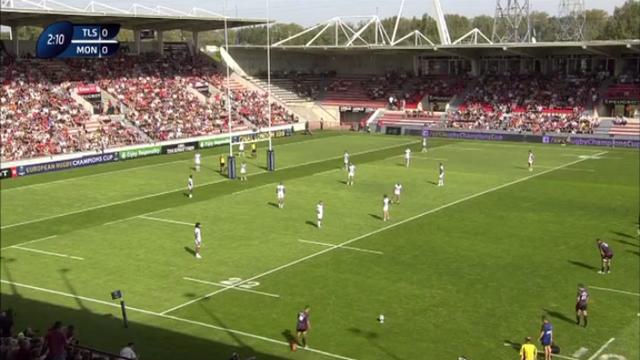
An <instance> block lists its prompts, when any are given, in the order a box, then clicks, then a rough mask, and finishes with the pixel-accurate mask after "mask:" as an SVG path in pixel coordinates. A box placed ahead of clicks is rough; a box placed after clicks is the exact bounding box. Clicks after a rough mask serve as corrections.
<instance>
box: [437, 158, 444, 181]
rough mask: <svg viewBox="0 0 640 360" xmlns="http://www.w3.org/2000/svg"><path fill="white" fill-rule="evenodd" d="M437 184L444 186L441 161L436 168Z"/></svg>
mask: <svg viewBox="0 0 640 360" xmlns="http://www.w3.org/2000/svg"><path fill="white" fill-rule="evenodd" d="M438 186H444V165H442V163H440V167H439V168H438Z"/></svg>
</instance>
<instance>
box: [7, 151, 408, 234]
mask: <svg viewBox="0 0 640 360" xmlns="http://www.w3.org/2000/svg"><path fill="white" fill-rule="evenodd" d="M414 143H417V141H411V142H407V143H400V144H395V145H391V146H385V147H381V148H376V149H373V150H367V151H360V152H356V153H353V154H352V155H362V154H367V153H371V152H376V151H382V150H386V149H391V148H394V147H399V146H404V145H410V144H414ZM336 159H342V155H340V156H335V157H331V158H327V159H321V160H315V161H307V162H304V163H301V164H294V165H289V166H284V167H281V168H280V169H278V170H277V171H281V170H286V169H290V168H294V167H298V166H305V165H310V164H315V163H320V162H325V161H329V160H336ZM277 171H276V172H277ZM266 172H267V171H266V170H260V171H257V172H254V173H253V174H251V175H249V177H251V176H254V175H258V174H263V173H266ZM227 180H228V179H218V180H215V181H208V182H204V183H200V184H196V186H195V188H196V189H197V188H199V187H202V186H206V185H212V184H216V183H220V182H223V181H227ZM181 190H182V191H184V190H185V188H184V187H181V188H178V189H172V190H167V191H162V192H158V193H153V194H148V195H144V196H138V197H134V198H130V199H127V200H121V201H116V202H112V203H107V204H102V205H97V206H92V207H88V208H84V209H79V210H74V211H69V212H66V213H62V214H56V215H51V216H45V217H42V218H38V219H33V220H27V221H22V222H19V223H14V224H9V225H4V226H0V230H4V229H8V228H12V227H15V226H20V225H27V224H32V223H35V222H40V221H45V220H51V219H56V218H59V217H63V216H67V215H73V214H81V213H83V212H86V211H91V210H96V209H101V208H105V207H109V206H113V205H120V204H126V203H129V202H132V201H137V200H144V199H148V198H151V197H155V196H160V195H165V194H169V193H172V192H178V191H181Z"/></svg>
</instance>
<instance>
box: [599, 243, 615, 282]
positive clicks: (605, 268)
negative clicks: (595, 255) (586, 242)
mask: <svg viewBox="0 0 640 360" xmlns="http://www.w3.org/2000/svg"><path fill="white" fill-rule="evenodd" d="M596 242H597V243H598V250H600V257H601V258H602V269H601V270H600V271H598V274H608V273H610V272H611V258H613V250H611V248H610V247H609V244H607V243H606V242H604V241H602V240H600V239H596Z"/></svg>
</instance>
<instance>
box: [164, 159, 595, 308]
mask: <svg viewBox="0 0 640 360" xmlns="http://www.w3.org/2000/svg"><path fill="white" fill-rule="evenodd" d="M606 153H607V151H603V152H601V153H598V155H604V154H606ZM586 160H588V159H586V158H585V159H578V160H574V161H572V162H569V163H566V164H564V165H559V166H557V167H555V168H553V169H549V170H545V171H542V172H539V173H536V174H532V175H529V176H526V177H523V178H520V179H516V180H513V181H510V182H508V183H505V184H502V185H498V186H495V187H492V188H490V189H487V190H484V191H481V192H479V193H475V194H472V195H469V196H466V197H463V198H461V199H458V200H455V201H452V202H450V203H448V204H444V205H442V206H439V207H437V208H434V209H431V210H427V211H425V212H423V213H420V214H417V215H414V216H411V217H408V218H406V219H404V220H401V221H398V222H396V223H393V224H390V225H387V226H384V227H381V228H379V229H377V230H374V231H371V232H369V233H366V234H364V235H360V236H357V237H355V238H353V239H349V240H347V241H344V242H342V243H340V244H337V245H338V246H333V247H328V248H326V249H324V250H320V251H318V252H315V253H312V254H310V255H307V256H304V257H301V258H299V259H297V260H294V261H291V262H289V263H287V264H284V265H280V266H278V267H276V268H273V269H271V270H267V271H265V272H263V273H261V274H258V275H255V276H253V277H250V278H248V279H245V280H242V281H240V282H238V283H236V284H234V285H233V286H238V285H242V284H244V283H246V282H248V281H253V280H256V279H259V278H261V277H263V276H267V275H269V274H272V273H274V272H277V271H280V270H282V269H286V268H288V267H290V266H293V265H296V264H299V263H301V262H304V261H307V260H309V259H312V258H314V257H316V256H319V255H322V254H325V253H328V252H330V251H332V250H335V249H338V248H339V247H341V246H345V245H349V244H351V243H353V242H356V241H358V240H361V239H364V238H366V237H369V236H371V235H374V234H377V233H380V232H382V231H386V230H388V229H391V228H394V227H396V226H399V225H402V224H404V223H407V222H409V221H413V220H415V219H418V218H421V217H423V216H425V215H429V214H432V213H434V212H437V211H440V210H442V209H446V208H448V207H450V206H453V205H456V204H459V203H462V202H465V201H467V200H471V199H474V198H477V197H478V196H482V195H485V194H488V193H491V192H494V191H497V190H500V189H504V188H506V187H508V186H511V185H515V184H518V183H521V182H523V181H527V180H529V179H533V178H535V177H538V176H541V175H544V174H548V173H550V172H552V171H555V170H559V169H562V168H565V167H567V166H571V165H575V164H578V163H581V162H583V161H586ZM229 289H230V288H224V289H220V290H217V291H213V292H211V293H209V294H206V295H203V296H201V297H198V298H195V299H192V300H190V301H187V302H185V303H183V304H180V305H176V306H174V307H172V308H170V309H167V310H165V311H163V312H162V313H161V314H163V315H164V314H167V313H170V312H172V311H175V310H178V309H181V308H183V307H185V306H188V305H191V304H193V303H195V302H198V301H200V300H202V299H207V298H210V297H212V296H214V295H217V294H219V293H221V292H224V291H227V290H229Z"/></svg>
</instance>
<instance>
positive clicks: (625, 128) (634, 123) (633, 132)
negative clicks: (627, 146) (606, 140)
mask: <svg viewBox="0 0 640 360" xmlns="http://www.w3.org/2000/svg"><path fill="white" fill-rule="evenodd" d="M625 120H627V124H626V125H615V124H613V126H612V127H611V129H610V130H609V135H616V136H629V137H640V119H636V118H625ZM601 124H602V123H601Z"/></svg>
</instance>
